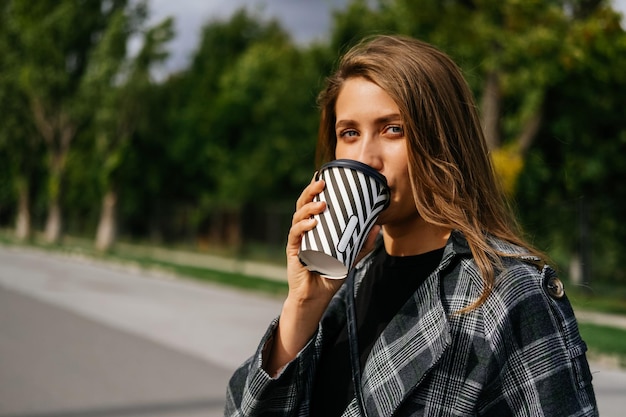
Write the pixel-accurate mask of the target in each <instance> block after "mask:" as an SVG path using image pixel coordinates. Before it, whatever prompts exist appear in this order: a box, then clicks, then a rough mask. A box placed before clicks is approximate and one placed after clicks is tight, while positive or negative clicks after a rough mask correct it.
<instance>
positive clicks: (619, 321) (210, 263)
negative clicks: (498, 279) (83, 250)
mask: <svg viewBox="0 0 626 417" xmlns="http://www.w3.org/2000/svg"><path fill="white" fill-rule="evenodd" d="M120 247H121V248H124V247H126V248H127V249H128V250H130V251H133V252H135V253H143V254H145V255H148V256H151V257H154V258H156V259H161V260H166V261H167V262H171V263H174V264H179V265H188V266H196V267H203V268H209V269H215V270H218V271H224V272H233V273H240V274H244V275H250V276H256V277H261V278H266V279H271V280H275V281H286V280H287V271H286V268H285V267H283V266H278V265H272V264H268V263H262V262H252V261H245V260H241V259H232V258H224V257H219V256H214V255H208V254H202V253H194V252H185V251H177V250H171V249H162V248H147V249H146V248H143V247H140V246H135V245H129V244H121V245H120ZM575 313H576V318H577V319H578V320H579V321H580V322H586V323H593V324H598V325H603V326H610V327H617V328H620V329H626V315H618V314H607V313H599V312H592V311H586V310H580V309H576V310H575Z"/></svg>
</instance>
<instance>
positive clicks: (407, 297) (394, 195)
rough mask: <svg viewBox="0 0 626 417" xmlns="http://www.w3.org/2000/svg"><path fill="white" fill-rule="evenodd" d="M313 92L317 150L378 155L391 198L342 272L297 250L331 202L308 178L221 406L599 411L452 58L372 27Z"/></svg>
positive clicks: (566, 321) (548, 274)
mask: <svg viewBox="0 0 626 417" xmlns="http://www.w3.org/2000/svg"><path fill="white" fill-rule="evenodd" d="M319 102H320V105H321V123H320V132H319V142H318V151H319V155H320V157H321V161H322V162H324V161H327V160H332V159H335V158H337V159H339V158H345V159H354V160H357V161H360V162H363V163H365V164H368V165H370V166H372V167H373V168H375V169H376V170H378V171H379V172H380V173H381V174H383V175H384V176H385V177H386V178H387V181H388V184H389V187H390V189H391V203H390V205H389V207H388V208H387V209H386V210H384V211H383V212H382V213H381V215H380V217H379V219H378V221H377V224H378V225H380V227H377V229H376V230H375V231H374V232H375V233H372V234H371V236H370V240H369V242H368V244H366V245H365V249H364V250H363V251H362V253H363V254H364V257H363V258H362V259H361V260H360V261H359V262H358V263H357V265H356V266H355V267H354V268H353V270H352V271H350V273H349V275H348V277H347V278H346V280H345V282H343V281H342V280H329V279H325V278H322V277H320V276H319V275H317V274H315V273H312V272H309V271H308V270H307V269H305V268H304V267H303V266H302V264H301V263H300V261H299V259H298V250H299V246H300V242H301V239H302V236H303V234H304V233H305V232H307V231H308V230H311V229H312V228H313V227H314V226H315V224H316V221H315V220H314V219H312V216H313V215H314V214H318V213H321V212H322V211H323V210H324V209H325V204H324V203H323V202H313V198H314V196H315V195H317V194H319V193H320V192H321V191H322V190H323V188H324V182H323V181H321V180H315V179H314V180H313V181H312V182H311V184H309V185H308V186H307V187H306V188H305V190H304V191H303V193H302V194H301V196H300V198H299V199H298V201H297V203H296V212H295V214H294V216H293V223H292V226H291V230H290V232H289V237H288V242H287V248H286V252H287V262H288V264H287V265H288V266H287V272H288V281H289V292H288V295H287V298H286V300H285V302H284V304H283V308H282V311H281V314H280V317H279V318H278V319H276V320H275V321H274V322H273V323H272V324H271V325H270V328H269V329H268V331H267V333H266V335H265V337H264V338H263V340H262V341H261V344H260V346H259V348H258V350H257V352H256V354H255V355H254V356H253V357H251V358H250V359H249V360H248V361H247V362H246V363H244V364H243V365H242V366H241V367H240V368H239V369H238V370H237V371H236V372H235V374H234V375H233V377H232V379H231V381H230V384H229V387H228V393H227V404H226V411H225V415H228V416H261V415H263V416H266V415H277V416H283V415H284V416H288V415H289V416H293V415H298V416H308V415H313V416H340V415H343V416H369V417H372V416H382V415H385V416H392V415H393V416H415V415H427V416H443V415H446V416H448V415H449V416H471V415H480V416H499V417H501V416H574V415H576V416H594V415H597V407H596V402H595V397H594V392H593V387H592V384H591V374H590V372H589V366H588V363H587V359H586V357H585V351H586V345H585V343H584V342H583V341H582V340H581V338H580V335H579V333H578V329H577V324H576V320H575V318H574V315H573V312H572V309H571V307H570V304H569V302H568V300H567V298H566V297H565V296H564V293H563V289H562V286H561V284H560V281H559V280H558V278H556V276H555V273H554V271H553V270H552V269H551V268H550V267H549V266H546V265H544V261H543V257H542V255H541V254H540V253H538V252H537V251H536V250H534V249H533V248H531V247H530V245H528V244H527V243H526V242H524V240H523V239H522V238H521V237H520V233H519V232H518V231H517V228H516V224H515V222H514V220H513V218H512V217H511V215H510V213H509V211H508V208H507V205H506V203H505V199H504V198H503V195H502V193H501V191H500V189H499V187H498V185H497V180H496V178H495V176H494V174H493V170H492V166H491V163H490V160H489V156H488V150H487V148H486V145H485V140H484V138H483V133H482V131H481V128H480V124H479V120H478V115H477V111H476V108H475V104H474V100H473V98H472V95H471V93H470V91H469V89H468V87H467V85H466V82H465V80H464V79H463V77H462V75H461V72H460V70H459V69H458V67H457V66H456V65H455V64H454V63H453V62H452V61H451V60H450V58H448V57H447V56H446V55H444V54H443V53H441V52H440V51H438V50H437V49H435V48H434V47H432V46H430V45H428V44H426V43H423V42H420V41H417V40H414V39H410V38H405V37H399V36H379V37H375V38H373V39H371V40H369V41H367V42H364V43H362V44H360V45H358V46H356V47H355V48H353V49H352V50H351V51H349V52H348V53H347V54H346V55H345V56H344V57H343V59H342V60H341V62H340V65H339V68H338V70H337V72H336V73H335V74H334V75H333V76H332V77H330V79H329V80H328V83H327V86H326V88H325V90H324V91H323V92H322V93H321V95H320V97H319ZM376 232H379V233H376ZM355 387H356V388H357V389H355Z"/></svg>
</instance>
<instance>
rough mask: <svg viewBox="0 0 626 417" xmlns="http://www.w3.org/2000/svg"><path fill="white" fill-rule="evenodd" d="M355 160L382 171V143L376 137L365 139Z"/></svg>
mask: <svg viewBox="0 0 626 417" xmlns="http://www.w3.org/2000/svg"><path fill="white" fill-rule="evenodd" d="M354 159H356V160H357V161H359V162H362V163H364V164H366V165H369V166H371V167H372V168H374V169H375V170H376V171H382V169H383V159H382V149H381V143H380V141H379V140H378V139H377V138H375V137H368V138H364V140H362V141H361V146H360V147H359V149H358V152H357V155H356V157H355V158H354Z"/></svg>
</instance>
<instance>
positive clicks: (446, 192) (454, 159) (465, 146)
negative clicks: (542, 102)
mask: <svg viewBox="0 0 626 417" xmlns="http://www.w3.org/2000/svg"><path fill="white" fill-rule="evenodd" d="M354 77H363V78H365V79H367V80H369V81H371V82H373V83H375V84H377V85H378V86H379V87H381V88H382V89H383V90H385V91H386V92H387V94H389V95H390V96H391V97H392V98H393V99H394V101H395V102H396V104H397V105H398V107H399V109H400V114H401V117H402V119H403V122H404V128H405V134H406V137H407V151H408V155H409V175H410V179H411V184H412V188H413V195H414V198H415V204H416V207H417V209H418V211H419V213H420V215H421V216H422V217H423V218H424V220H426V221H427V222H429V223H432V224H434V225H438V226H443V227H447V228H451V229H456V230H459V231H461V232H462V233H463V234H464V236H465V238H466V239H467V242H468V244H469V247H470V249H471V251H472V254H473V256H474V259H475V261H476V264H477V265H478V268H479V269H480V271H481V273H482V278H483V283H484V289H483V292H482V294H481V296H480V297H479V299H478V300H476V302H474V303H473V304H472V305H471V306H469V307H468V308H466V309H464V310H463V311H465V310H469V309H472V308H474V307H476V306H478V305H480V304H481V303H482V302H483V301H484V300H485V299H486V297H487V296H488V295H489V293H490V292H491V288H492V287H493V283H494V279H495V268H496V266H497V265H498V264H499V261H498V259H500V258H499V256H502V255H504V256H510V255H507V254H502V253H498V251H497V250H496V249H494V248H493V247H492V246H491V245H490V244H489V242H488V239H489V236H494V237H498V238H500V239H503V240H505V241H507V242H510V243H512V244H515V245H518V246H520V247H522V248H524V249H525V250H526V252H527V253H525V254H524V255H525V256H529V255H531V256H535V257H537V258H538V259H544V257H543V255H542V254H540V253H539V252H538V251H537V250H535V249H533V248H532V247H531V246H530V245H529V244H528V243H527V242H525V241H524V240H523V238H522V237H521V233H520V229H519V227H518V225H517V222H516V221H515V218H514V216H513V215H512V213H511V210H510V207H509V205H508V203H507V201H506V198H505V196H504V193H503V192H502V190H501V187H500V184H499V182H498V181H497V179H496V176H495V174H494V171H493V166H492V164H491V158H490V157H489V152H488V149H487V145H486V142H485V139H484V136H483V131H482V128H481V125H480V120H479V116H478V111H477V108H476V105H475V101H474V97H473V95H472V93H471V91H470V89H469V87H468V85H467V82H466V81H465V78H464V77H463V75H462V72H461V70H460V69H459V67H458V66H457V65H456V64H455V63H454V61H452V59H450V58H449V57H448V56H447V55H446V54H444V53H443V52H441V51H440V50H438V49H437V48H435V47H434V46H432V45H430V44H427V43H425V42H422V41H419V40H416V39H413V38H408V37H402V36H388V35H383V36H376V37H374V38H370V39H366V40H364V41H363V42H361V43H360V44H358V45H357V46H355V47H353V48H352V49H351V50H350V51H348V52H347V53H346V54H345V55H344V56H343V58H342V59H341V61H340V63H339V67H338V69H337V71H336V72H335V73H334V74H333V75H332V76H330V77H329V78H328V80H327V84H326V88H325V89H324V90H323V91H322V92H321V93H320V95H319V97H318V103H319V105H320V109H321V120H320V129H319V137H318V148H317V155H318V163H322V162H325V161H328V160H332V159H334V158H335V147H336V144H337V138H336V136H335V122H336V116H335V103H336V101H337V96H338V95H339V92H340V90H341V87H342V86H343V83H344V81H346V80H347V79H350V78H354Z"/></svg>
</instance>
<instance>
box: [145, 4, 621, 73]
mask: <svg viewBox="0 0 626 417" xmlns="http://www.w3.org/2000/svg"><path fill="white" fill-rule="evenodd" d="M624 1H626V0H624ZM347 3H348V0H149V6H150V11H151V15H150V16H151V17H150V21H149V23H157V22H160V21H161V20H163V19H165V18H166V17H168V16H173V17H174V18H175V22H174V24H175V30H176V38H175V39H174V40H172V42H170V44H169V50H170V59H169V61H168V62H167V64H166V70H167V72H169V71H175V70H177V69H181V68H185V67H186V66H187V63H188V62H189V58H190V56H191V54H192V53H193V52H194V49H195V48H196V47H197V46H198V42H199V36H200V31H201V29H202V27H203V26H204V25H205V24H206V23H207V22H209V21H211V20H226V19H228V18H229V17H230V16H231V15H232V14H233V13H234V12H235V11H236V10H238V9H240V8H241V7H243V6H246V7H247V8H248V10H251V11H255V12H258V13H260V15H261V16H262V17H264V18H268V19H269V18H273V17H276V18H278V19H279V20H280V22H281V25H282V26H283V28H285V29H286V30H287V31H289V33H290V34H291V36H292V38H293V39H294V40H295V41H296V42H298V43H307V42H310V41H312V40H315V39H318V38H321V37H323V36H325V35H326V34H327V33H328V32H329V29H330V22H331V13H332V10H335V9H338V8H343V7H345V5H346V4H347Z"/></svg>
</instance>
